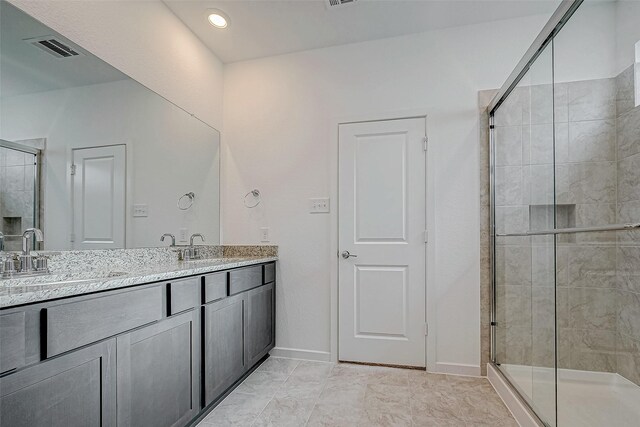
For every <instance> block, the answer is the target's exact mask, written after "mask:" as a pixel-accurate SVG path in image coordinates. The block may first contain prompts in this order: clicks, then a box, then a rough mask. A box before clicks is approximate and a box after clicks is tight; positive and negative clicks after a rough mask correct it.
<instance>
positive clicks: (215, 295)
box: [204, 271, 227, 302]
mask: <svg viewBox="0 0 640 427" xmlns="http://www.w3.org/2000/svg"><path fill="white" fill-rule="evenodd" d="M226 296H227V272H226V271H223V272H221V273H214V274H207V275H206V276H204V302H211V301H215V300H217V299H220V298H224V297H226Z"/></svg>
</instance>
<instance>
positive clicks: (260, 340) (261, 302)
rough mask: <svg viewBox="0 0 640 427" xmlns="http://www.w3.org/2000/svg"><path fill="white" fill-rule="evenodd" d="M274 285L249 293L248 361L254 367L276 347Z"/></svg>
mask: <svg viewBox="0 0 640 427" xmlns="http://www.w3.org/2000/svg"><path fill="white" fill-rule="evenodd" d="M274 289H275V288H274V284H273V283H270V284H268V285H264V286H261V287H260V288H258V289H253V290H251V291H249V292H247V311H248V312H249V316H248V319H249V320H248V324H247V343H246V345H247V353H248V356H247V360H248V365H249V366H252V365H253V364H254V363H256V362H257V361H259V360H260V359H261V358H262V357H263V356H264V355H266V354H267V353H268V352H269V351H270V350H271V349H272V348H273V347H274V346H275V334H274V330H275V324H274V319H275V317H274V315H275V312H274V307H275V293H274Z"/></svg>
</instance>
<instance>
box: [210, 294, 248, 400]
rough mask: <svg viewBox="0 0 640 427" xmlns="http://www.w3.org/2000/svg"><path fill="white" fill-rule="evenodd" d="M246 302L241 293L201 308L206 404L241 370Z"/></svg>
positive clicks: (239, 375) (232, 381) (243, 362)
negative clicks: (202, 316)
mask: <svg viewBox="0 0 640 427" xmlns="http://www.w3.org/2000/svg"><path fill="white" fill-rule="evenodd" d="M245 304H246V303H245V300H244V294H240V295H236V296H233V297H229V298H226V299H223V300H221V301H218V302H215V303H212V304H208V305H205V306H204V307H203V315H204V320H203V323H204V342H203V345H204V352H203V353H204V388H205V405H208V404H210V403H211V402H213V401H214V400H215V399H216V398H218V397H219V396H220V395H221V394H222V393H223V392H224V391H225V390H226V389H227V388H228V387H229V386H230V385H231V384H233V383H234V382H235V381H236V380H237V379H238V378H240V377H241V376H242V374H243V372H244V369H245V355H244V352H245V351H244V335H245V325H246V316H247V311H246V308H245Z"/></svg>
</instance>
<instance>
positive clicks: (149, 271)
mask: <svg viewBox="0 0 640 427" xmlns="http://www.w3.org/2000/svg"><path fill="white" fill-rule="evenodd" d="M277 259H278V257H277V256H246V257H233V258H214V259H202V260H194V261H173V262H165V263H162V264H159V263H158V264H156V263H154V264H152V265H150V266H148V267H146V266H145V267H142V268H141V267H137V268H135V269H134V270H135V272H127V271H126V270H124V271H121V270H104V271H100V270H93V271H90V272H74V273H69V274H60V273H54V274H51V275H46V276H35V277H28V278H20V279H5V280H0V308H8V307H12V306H17V305H23V304H30V303H35V302H42V301H47V300H52V299H57V298H63V297H71V296H76V295H83V294H89V293H93V292H98V291H104V290H108V289H118V288H124V287H127V286H132V285H141V284H146V283H151V282H159V281H165V280H171V279H175V278H179V277H185V276H191V275H196V274H205V273H211V272H214V271H219V270H227V269H231V268H236V267H243V266H247V265H252V264H260V263H264V262H269V261H276V260H277Z"/></svg>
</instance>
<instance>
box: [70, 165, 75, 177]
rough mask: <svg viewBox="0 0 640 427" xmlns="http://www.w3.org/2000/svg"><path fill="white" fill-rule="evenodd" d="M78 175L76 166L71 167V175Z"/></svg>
mask: <svg viewBox="0 0 640 427" xmlns="http://www.w3.org/2000/svg"><path fill="white" fill-rule="evenodd" d="M75 174H76V165H71V175H75Z"/></svg>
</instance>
